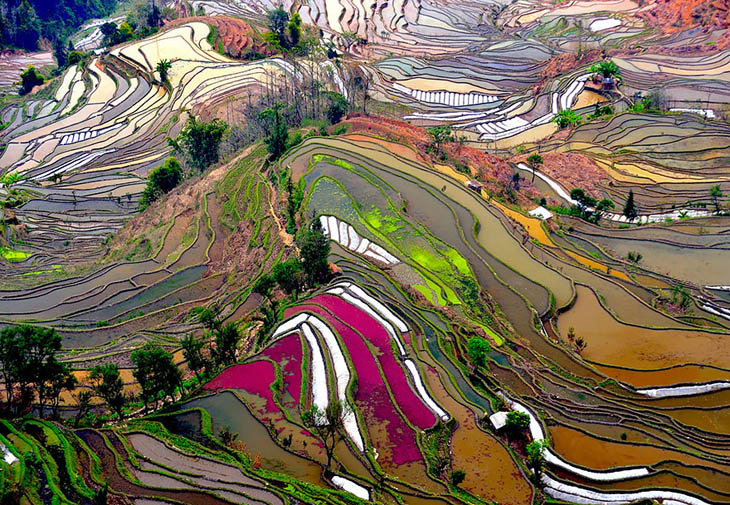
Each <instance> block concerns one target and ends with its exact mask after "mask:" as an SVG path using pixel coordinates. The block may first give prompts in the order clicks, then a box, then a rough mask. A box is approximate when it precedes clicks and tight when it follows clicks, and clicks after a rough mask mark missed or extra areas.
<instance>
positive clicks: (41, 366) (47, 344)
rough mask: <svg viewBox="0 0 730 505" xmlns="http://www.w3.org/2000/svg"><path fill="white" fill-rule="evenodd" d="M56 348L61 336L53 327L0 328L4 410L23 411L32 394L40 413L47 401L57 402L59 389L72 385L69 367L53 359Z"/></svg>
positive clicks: (59, 343) (23, 326) (29, 402)
mask: <svg viewBox="0 0 730 505" xmlns="http://www.w3.org/2000/svg"><path fill="white" fill-rule="evenodd" d="M60 350H61V336H60V335H58V333H56V330H55V329H53V328H41V327H38V326H31V325H28V324H22V325H17V326H8V327H7V328H3V330H2V331H0V365H1V366H2V376H3V382H4V383H5V391H6V402H7V407H8V411H12V409H13V408H14V409H15V413H16V414H20V413H23V412H25V411H26V410H27V409H28V408H29V407H30V405H31V404H32V402H33V400H34V399H35V396H36V394H37V395H38V404H39V411H40V415H41V416H43V410H44V407H45V406H46V404H47V401H50V402H51V406H57V405H58V397H59V396H60V394H61V391H63V390H64V389H70V388H72V387H73V380H72V379H71V378H70V377H72V376H71V371H70V369H69V368H68V366H67V365H63V364H61V363H59V361H58V360H57V359H56V353H57V352H58V351H60ZM74 380H75V379H74ZM16 391H17V394H16ZM54 410H55V409H54Z"/></svg>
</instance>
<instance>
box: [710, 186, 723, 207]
mask: <svg viewBox="0 0 730 505" xmlns="http://www.w3.org/2000/svg"><path fill="white" fill-rule="evenodd" d="M710 196H711V197H712V203H713V204H714V205H715V212H716V213H717V214H719V213H720V203H719V201H718V199H720V198H722V190H721V189H720V185H719V184H715V185H714V186H712V187H711V188H710Z"/></svg>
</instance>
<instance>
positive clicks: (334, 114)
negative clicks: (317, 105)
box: [326, 91, 350, 124]
mask: <svg viewBox="0 0 730 505" xmlns="http://www.w3.org/2000/svg"><path fill="white" fill-rule="evenodd" d="M327 98H328V100H329V105H328V106H327V110H326V115H327V120H328V121H329V122H330V123H331V124H335V123H339V122H340V120H341V119H342V116H344V115H345V114H347V109H349V108H350V102H348V101H347V98H345V97H344V96H342V95H341V94H339V93H336V92H334V91H329V92H327Z"/></svg>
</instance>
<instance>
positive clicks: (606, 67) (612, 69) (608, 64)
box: [590, 60, 620, 78]
mask: <svg viewBox="0 0 730 505" xmlns="http://www.w3.org/2000/svg"><path fill="white" fill-rule="evenodd" d="M590 71H591V72H592V73H594V74H601V75H602V76H603V77H606V78H608V77H617V78H620V75H619V74H620V71H619V68H618V65H616V63H614V62H613V60H605V61H602V62H600V63H598V64H597V65H592V66H591V68H590Z"/></svg>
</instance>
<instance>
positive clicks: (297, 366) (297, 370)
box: [261, 333, 302, 409]
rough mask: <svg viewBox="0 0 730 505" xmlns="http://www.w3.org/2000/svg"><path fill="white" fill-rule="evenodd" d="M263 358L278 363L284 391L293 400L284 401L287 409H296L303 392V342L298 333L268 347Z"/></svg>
mask: <svg viewBox="0 0 730 505" xmlns="http://www.w3.org/2000/svg"><path fill="white" fill-rule="evenodd" d="M261 354H262V356H265V357H267V358H269V359H270V360H271V361H273V362H275V363H278V364H279V367H281V375H282V379H283V381H284V391H286V392H287V393H289V396H291V399H290V400H288V401H284V400H282V403H283V406H284V407H286V408H289V409H291V408H294V407H296V406H297V404H298V403H299V398H300V395H301V391H302V368H301V364H302V342H301V338H300V337H299V335H298V334H297V333H292V334H291V335H288V336H286V337H284V338H282V339H280V340H277V341H276V342H274V343H273V344H272V345H270V346H269V347H267V348H266V349H265V350H264V352H263V353H261Z"/></svg>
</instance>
